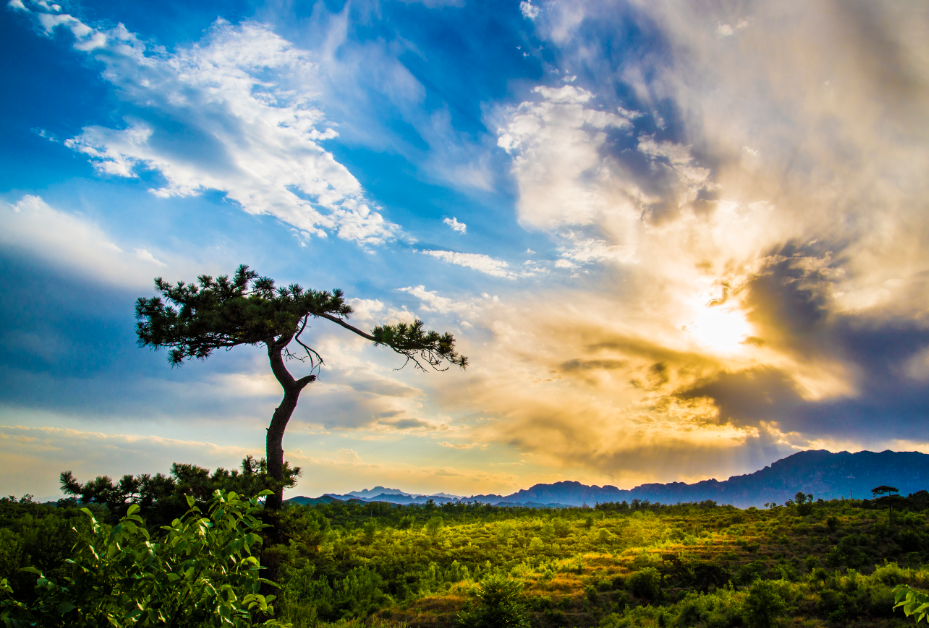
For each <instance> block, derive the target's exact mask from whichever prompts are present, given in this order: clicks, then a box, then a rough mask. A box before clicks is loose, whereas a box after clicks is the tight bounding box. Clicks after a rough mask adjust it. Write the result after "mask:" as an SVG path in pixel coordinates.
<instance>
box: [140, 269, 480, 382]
mask: <svg viewBox="0 0 929 628" xmlns="http://www.w3.org/2000/svg"><path fill="white" fill-rule="evenodd" d="M155 289H156V290H157V291H158V292H160V293H161V296H155V297H152V298H149V299H146V298H140V299H139V300H138V301H137V302H136V318H137V319H138V323H137V326H136V331H137V334H138V338H139V345H140V346H151V347H155V348H162V347H165V348H170V353H169V355H168V359H169V361H170V362H171V364H172V365H173V366H180V365H181V364H182V363H183V362H184V360H187V359H190V358H198V359H201V360H203V359H206V358H207V357H209V356H210V354H211V353H212V352H213V351H214V350H216V349H220V348H225V349H231V348H232V347H235V346H238V345H243V344H247V345H255V344H259V343H271V342H273V343H275V344H283V347H282V349H286V346H287V345H288V344H290V342H291V341H296V342H297V343H298V344H299V346H300V347H301V349H302V350H303V351H304V352H305V355H304V356H302V357H301V358H299V359H306V358H309V359H310V362H311V366H313V367H315V366H318V365H319V364H321V363H322V357H321V356H320V355H319V354H318V353H317V352H316V351H314V350H313V349H312V348H311V347H310V346H308V345H307V344H306V343H304V342H303V340H302V339H301V335H302V334H303V333H304V331H306V327H307V323H308V321H309V319H310V318H324V319H326V320H329V321H332V322H334V323H336V324H337V325H340V326H342V327H344V328H346V329H348V330H349V331H351V332H353V333H355V334H357V335H359V336H361V337H363V338H366V339H368V340H370V341H371V342H373V343H374V344H375V345H386V346H388V347H390V348H391V349H393V350H394V351H395V352H397V353H399V354H400V355H402V356H404V357H405V358H406V360H407V362H409V361H412V362H413V364H414V366H416V367H417V368H420V369H423V370H425V368H424V364H425V365H428V366H431V367H433V368H438V367H439V366H440V365H441V364H442V363H443V361H447V362H448V363H450V364H455V365H457V366H460V367H461V368H466V367H467V363H468V359H467V358H466V357H465V356H462V355H459V354H458V353H457V352H456V351H455V339H454V337H453V336H452V335H451V334H449V333H445V334H439V333H438V332H435V331H426V330H425V326H424V324H423V322H422V321H421V320H416V321H414V322H413V323H412V324H406V323H398V324H396V325H379V326H377V327H375V328H374V329H373V330H372V331H371V332H370V333H367V332H364V331H362V330H360V329H358V328H356V327H353V326H352V325H350V324H348V322H347V321H348V319H349V317H350V316H351V314H352V308H351V306H350V305H349V304H348V303H346V301H345V297H344V295H343V293H342V291H341V290H338V289H337V290H332V291H331V292H330V291H326V290H306V289H304V288H302V287H301V286H299V285H297V284H291V285H289V286H287V287H275V283H274V280H273V279H269V278H268V277H259V276H258V273H256V272H255V271H253V270H250V269H249V267H248V266H245V265H244V264H243V265H241V266H239V268H238V269H237V270H236V272H235V274H234V275H233V277H232V279H230V278H229V277H228V276H226V275H222V276H220V277H218V278H216V279H214V278H213V277H211V276H209V275H200V276H199V277H198V278H197V283H192V284H187V283H185V282H183V281H180V282H178V283H177V284H176V285H175V284H171V283H170V282H167V281H165V280H164V279H162V278H161V277H158V278H156V279H155ZM162 299H164V300H162ZM285 341H286V342H285ZM286 355H287V356H288V357H291V358H296V357H297V356H296V355H295V354H293V353H291V352H290V351H289V350H286ZM404 364H406V362H404Z"/></svg>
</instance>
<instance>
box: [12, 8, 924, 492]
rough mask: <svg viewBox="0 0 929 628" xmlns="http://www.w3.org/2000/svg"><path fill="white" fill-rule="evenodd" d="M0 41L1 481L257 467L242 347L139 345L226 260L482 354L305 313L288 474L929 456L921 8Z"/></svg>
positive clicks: (731, 11)
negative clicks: (250, 460) (459, 364)
mask: <svg viewBox="0 0 929 628" xmlns="http://www.w3.org/2000/svg"><path fill="white" fill-rule="evenodd" d="M0 64H2V65H0V71H2V77H3V82H4V90H3V91H4V98H2V99H0V302H2V307H0V456H2V459H3V460H4V464H3V465H2V469H0V494H4V495H7V494H9V495H22V494H25V493H29V494H33V495H36V496H39V497H42V498H53V497H55V496H57V495H58V494H59V493H58V490H59V489H58V476H59V474H60V473H61V472H62V471H65V470H71V471H73V473H74V474H75V476H76V477H77V478H78V480H81V481H86V480H89V479H91V478H92V477H94V476H97V475H108V476H110V477H114V478H115V477H119V476H121V475H123V474H125V473H134V474H138V473H157V472H166V471H167V470H168V469H169V467H170V464H171V463H172V462H185V463H193V464H198V465H201V466H204V467H208V468H215V467H217V466H222V467H225V468H234V467H236V466H237V465H238V464H239V462H240V461H241V459H242V458H243V457H244V456H246V455H249V454H251V455H255V456H261V455H262V453H263V447H264V437H265V428H266V427H267V424H268V422H269V421H270V417H271V413H272V412H273V411H274V408H275V407H276V406H277V405H278V403H279V401H280V397H281V389H280V387H279V385H278V384H277V383H276V381H275V380H274V378H273V376H272V375H271V372H270V368H269V365H268V361H267V353H266V352H263V351H262V350H261V347H248V346H243V347H237V348H235V349H234V350H231V351H228V352H227V351H219V352H216V353H214V354H213V355H212V356H210V358H209V359H207V360H205V361H196V360H195V361H191V362H188V363H185V364H184V365H183V366H182V367H180V368H171V366H170V365H169V363H168V361H167V354H166V352H165V351H152V350H151V349H149V348H140V347H138V346H137V342H136V336H135V323H136V320H135V314H134V305H135V301H136V299H138V298H139V297H151V296H153V295H154V288H153V279H154V278H155V277H163V278H165V279H166V280H168V281H172V282H173V281H179V280H184V281H188V282H189V281H191V280H194V279H195V278H196V277H197V276H198V275H201V274H209V275H212V276H218V275H222V274H232V273H233V272H234V271H235V269H236V267H237V266H238V265H239V264H247V265H249V266H250V267H251V268H253V269H254V270H256V271H257V272H258V273H259V274H261V275H263V276H267V277H271V278H273V279H275V280H276V281H277V283H278V284H279V285H288V284H291V283H298V284H300V285H302V286H304V287H307V288H313V289H317V290H324V289H325V290H328V289H333V288H340V289H342V290H344V292H345V294H346V296H347V297H348V298H349V302H350V303H351V304H352V306H353V308H354V310H355V313H354V314H353V315H352V317H351V319H350V322H352V324H354V325H356V326H359V327H361V328H365V329H371V328H373V327H374V326H375V325H378V324H384V323H396V322H410V321H412V320H414V319H416V318H419V319H422V320H423V321H424V322H425V323H426V325H427V327H428V328H430V329H436V330H439V331H442V332H444V331H448V332H450V333H452V334H453V335H454V336H455V338H456V342H457V348H458V349H459V350H460V352H461V353H462V354H464V355H466V356H467V357H468V359H469V362H470V366H469V367H468V369H467V370H465V371H461V370H459V369H457V368H453V369H451V370H448V371H444V372H428V373H422V372H418V371H416V370H414V369H412V368H410V367H407V368H400V367H401V366H402V365H403V360H402V358H401V357H400V356H397V355H396V354H394V353H393V352H391V351H389V350H386V349H385V348H384V347H374V346H372V345H371V344H370V343H368V342H367V341H365V340H363V339H362V338H360V337H357V336H354V335H353V334H351V333H350V332H347V331H345V330H344V329H341V328H339V327H337V326H335V325H333V324H332V323H330V322H328V321H325V320H317V321H311V326H310V328H309V330H308V332H307V334H306V335H305V339H307V340H308V341H309V342H310V344H311V345H312V346H313V348H314V349H316V350H317V351H318V352H319V353H320V354H321V355H322V357H323V358H324V360H325V364H324V365H323V367H322V370H321V372H320V374H319V379H318V381H317V382H315V383H314V384H312V385H311V386H309V387H308V388H307V389H306V390H305V391H304V393H303V395H302V396H301V398H300V402H299V405H298V407H297V410H296V412H295V414H294V416H293V418H292V420H291V422H290V424H289V426H288V428H287V433H286V436H285V440H284V449H285V456H286V458H287V459H288V460H289V461H290V462H291V463H292V464H295V465H297V466H299V467H301V468H302V470H303V473H302V476H301V478H300V481H299V483H298V485H297V487H296V488H295V489H293V490H291V491H290V492H289V494H290V495H291V496H293V495H310V496H316V495H320V494H323V493H327V492H336V493H342V492H347V491H352V490H359V489H362V488H370V487H373V486H377V485H380V486H387V487H392V488H400V489H402V490H405V491H408V492H422V493H432V492H439V491H444V492H447V493H452V494H457V495H466V496H468V495H473V494H482V493H504V494H505V493H510V492H513V491H515V490H518V489H520V488H526V487H529V486H531V485H533V484H536V483H540V482H555V481H560V480H577V481H581V482H584V483H587V484H597V485H603V484H612V485H615V486H618V487H620V488H631V487H633V486H635V485H638V484H641V483H644V482H670V481H686V482H692V481H697V480H702V479H706V478H711V477H715V478H719V479H725V478H728V477H729V476H731V475H737V474H743V473H750V472H752V471H755V470H757V469H760V468H762V467H763V466H765V465H767V464H770V463H771V462H773V461H775V460H778V459H780V458H783V457H785V456H787V455H790V454H792V453H795V452H797V451H801V450H805V449H828V450H831V451H843V450H848V451H859V450H863V449H869V450H875V451H880V450H884V449H893V450H900V451H923V452H927V453H929V416H927V412H929V291H927V287H929V246H927V244H929V200H927V199H929V176H927V172H929V4H926V3H925V2H921V1H918V0H913V1H906V0H900V1H894V2H891V1H889V0H877V1H874V0H822V1H818V2H805V1H804V2H800V1H799V0H784V1H782V2H762V1H752V0H742V1H736V0H733V1H731V2H729V1H724V2H720V1H709V0H706V1H702V0H687V1H684V0H627V1H622V2H620V1H607V0H602V1H601V0H589V1H586V2H578V1H574V0H571V1H567V0H533V1H532V2H530V1H529V0H499V1H497V2H487V1H483V2H474V1H472V0H422V1H414V0H405V1H400V0H349V1H348V2H341V1H339V0H330V1H324V0H319V1H317V2H311V1H307V2H296V1H289V0H268V1H267V2H262V1H258V0H254V1H252V0H231V1H228V2H214V1H209V0H208V1H204V2H197V3H190V2H176V1H174V0H164V1H163V2H159V3H157V4H151V3H139V2H126V1H123V0H117V1H113V0H109V1H106V2H103V1H96V0H82V1H75V2H67V1H62V2H60V3H59V4H53V3H51V2H48V1H47V0H9V1H7V2H6V4H5V6H3V7H2V13H0ZM289 365H290V368H291V369H292V371H293V372H294V374H295V375H297V376H300V375H301V374H305V373H304V372H303V371H304V370H306V369H307V368H308V367H306V366H304V365H301V364H299V363H296V362H291V363H289ZM398 369H399V370H398Z"/></svg>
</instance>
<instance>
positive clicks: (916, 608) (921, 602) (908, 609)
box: [894, 584, 929, 624]
mask: <svg viewBox="0 0 929 628" xmlns="http://www.w3.org/2000/svg"><path fill="white" fill-rule="evenodd" d="M894 602H896V604H895V605H894V609H897V608H902V609H903V613H904V614H905V615H906V616H907V617H910V616H911V615H915V616H916V623H917V624H918V623H919V622H921V621H926V622H927V623H929V619H926V617H927V616H929V594H927V593H925V592H924V591H917V590H916V589H911V588H910V587H909V586H908V585H905V584H900V585H897V586H896V588H894Z"/></svg>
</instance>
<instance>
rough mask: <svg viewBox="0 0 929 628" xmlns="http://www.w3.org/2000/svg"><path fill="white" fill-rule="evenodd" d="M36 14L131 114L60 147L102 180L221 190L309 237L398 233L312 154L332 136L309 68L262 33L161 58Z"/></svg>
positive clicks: (164, 191)
mask: <svg viewBox="0 0 929 628" xmlns="http://www.w3.org/2000/svg"><path fill="white" fill-rule="evenodd" d="M33 6H34V7H35V8H36V17H37V19H38V20H39V22H40V23H41V24H42V26H43V27H44V28H45V30H46V31H47V32H48V33H51V32H52V31H54V30H55V29H56V28H58V27H64V28H67V29H69V30H70V31H71V33H72V34H73V36H74V37H75V40H76V41H75V48H77V49H78V50H82V51H85V52H88V53H89V54H92V55H93V56H94V58H95V59H97V60H98V61H100V62H102V63H103V64H104V66H105V70H104V72H103V76H104V78H105V79H107V80H108V81H110V82H111V83H113V84H114V85H116V86H117V87H118V88H119V93H120V94H122V95H123V97H124V98H127V99H129V100H131V101H132V102H133V103H134V104H135V105H136V106H137V107H138V108H139V109H138V110H137V112H136V116H137V117H135V118H127V119H126V123H127V124H126V126H125V127H124V128H121V129H110V128H104V127H99V126H93V127H87V128H85V129H83V132H82V133H81V134H79V135H78V136H76V137H74V138H72V139H70V140H68V141H67V142H66V145H67V146H69V147H70V148H72V149H73V150H76V151H78V152H81V153H83V154H85V155H87V156H88V157H89V158H90V159H91V161H92V163H93V164H94V166H95V167H96V168H97V170H98V171H100V172H101V173H104V174H108V175H112V176H120V177H134V176H136V175H137V171H138V170H139V169H140V168H146V169H152V170H156V171H158V172H159V173H160V174H161V175H162V176H163V177H164V178H165V180H166V185H164V186H162V187H158V188H154V189H152V190H151V192H152V193H154V194H156V195H157V196H160V197H171V196H191V195H197V194H200V193H202V192H203V191H206V190H218V191H221V192H223V193H225V194H226V196H227V197H228V198H229V199H231V200H233V201H235V202H237V203H238V204H239V205H240V206H241V207H242V209H244V210H245V211H246V212H248V213H252V214H269V215H272V216H274V217H276V218H278V219H280V220H282V221H283V222H285V223H287V224H289V225H292V226H294V227H296V228H297V229H299V230H301V231H302V232H304V233H307V234H315V235H320V236H321V235H324V234H325V233H327V232H328V233H334V234H336V235H337V236H338V237H340V238H344V239H347V240H354V241H357V242H360V243H363V244H379V243H382V242H384V241H386V240H390V239H392V238H394V237H395V236H396V235H397V234H398V233H399V227H397V225H394V224H392V223H390V222H388V221H387V220H385V219H384V217H383V216H382V215H381V213H380V212H379V211H378V209H377V208H376V207H373V206H372V205H371V204H370V202H369V201H367V200H366V198H365V194H364V190H363V189H362V188H361V185H360V184H359V183H358V181H357V180H356V179H355V177H354V176H352V174H351V173H350V172H349V171H348V170H347V169H346V168H345V167H344V166H343V165H342V164H340V163H338V162H337V161H336V160H335V159H334V157H333V156H332V153H330V152H329V151H327V150H325V149H324V148H323V147H322V145H321V144H320V142H323V141H325V140H327V139H331V138H333V137H335V136H336V135H337V133H336V131H335V130H334V129H333V128H331V126H328V125H327V123H326V119H325V116H324V114H323V112H322V110H321V109H320V108H319V107H318V106H317V105H315V104H314V102H315V101H314V99H315V98H316V90H317V88H316V87H315V85H316V83H317V82H318V77H317V72H318V65H317V64H316V63H315V62H314V61H313V60H312V59H311V58H310V55H309V53H307V52H305V51H302V50H299V49H297V48H295V47H294V46H293V45H291V44H290V43H289V42H287V41H285V40H284V39H282V38H280V37H279V36H277V35H276V34H275V33H273V32H272V31H271V30H270V29H269V28H268V27H266V26H264V25H261V24H255V23H244V24H241V25H238V26H233V25H231V24H229V23H227V22H224V21H222V20H217V22H216V23H215V24H214V25H213V26H212V28H210V30H209V31H208V33H207V35H206V37H205V38H204V40H203V41H202V42H201V43H199V44H195V45H193V46H191V47H189V48H182V49H179V50H177V51H176V52H174V53H167V52H165V51H164V50H163V49H159V48H151V47H149V46H146V44H144V43H143V42H141V41H140V40H139V39H138V38H137V37H136V36H135V35H134V34H132V33H130V32H128V31H127V30H126V29H125V28H124V27H123V26H122V25H120V26H118V27H117V28H114V29H109V30H100V29H96V28H93V27H91V26H88V25H86V24H84V23H83V22H81V21H80V20H78V19H76V18H74V17H73V16H71V15H67V14H57V13H48V12H45V11H41V10H40V6H41V3H37V4H34V5H33ZM148 116H150V117H151V120H146V119H145V118H146V117H148ZM164 118H170V119H172V120H174V121H175V122H176V123H178V124H180V125H182V126H183V127H184V128H185V131H186V133H184V134H172V135H170V136H169V135H168V134H167V132H163V131H162V130H161V129H160V128H159V123H157V122H153V120H162V119H164ZM178 137H185V138H188V139H181V140H178V139H177V138H178Z"/></svg>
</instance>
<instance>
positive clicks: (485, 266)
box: [420, 251, 519, 279]
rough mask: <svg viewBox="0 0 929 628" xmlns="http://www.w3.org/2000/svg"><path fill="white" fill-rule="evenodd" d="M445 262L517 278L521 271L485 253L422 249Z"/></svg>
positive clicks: (426, 253) (485, 272) (424, 252)
mask: <svg viewBox="0 0 929 628" xmlns="http://www.w3.org/2000/svg"><path fill="white" fill-rule="evenodd" d="M420 253H422V254H423V255H429V256H431V257H435V258H437V259H440V260H442V261H443V262H448V263H449V264H455V265H456V266H464V267H465V268H471V269H473V270H476V271H479V272H482V273H484V274H486V275H491V276H493V277H501V278H503V279H516V278H517V277H519V273H516V272H513V271H512V270H510V265H509V264H508V263H506V262H505V261H503V260H499V259H494V258H492V257H490V256H489V255H484V254H483V253H458V252H456V251H420Z"/></svg>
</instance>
